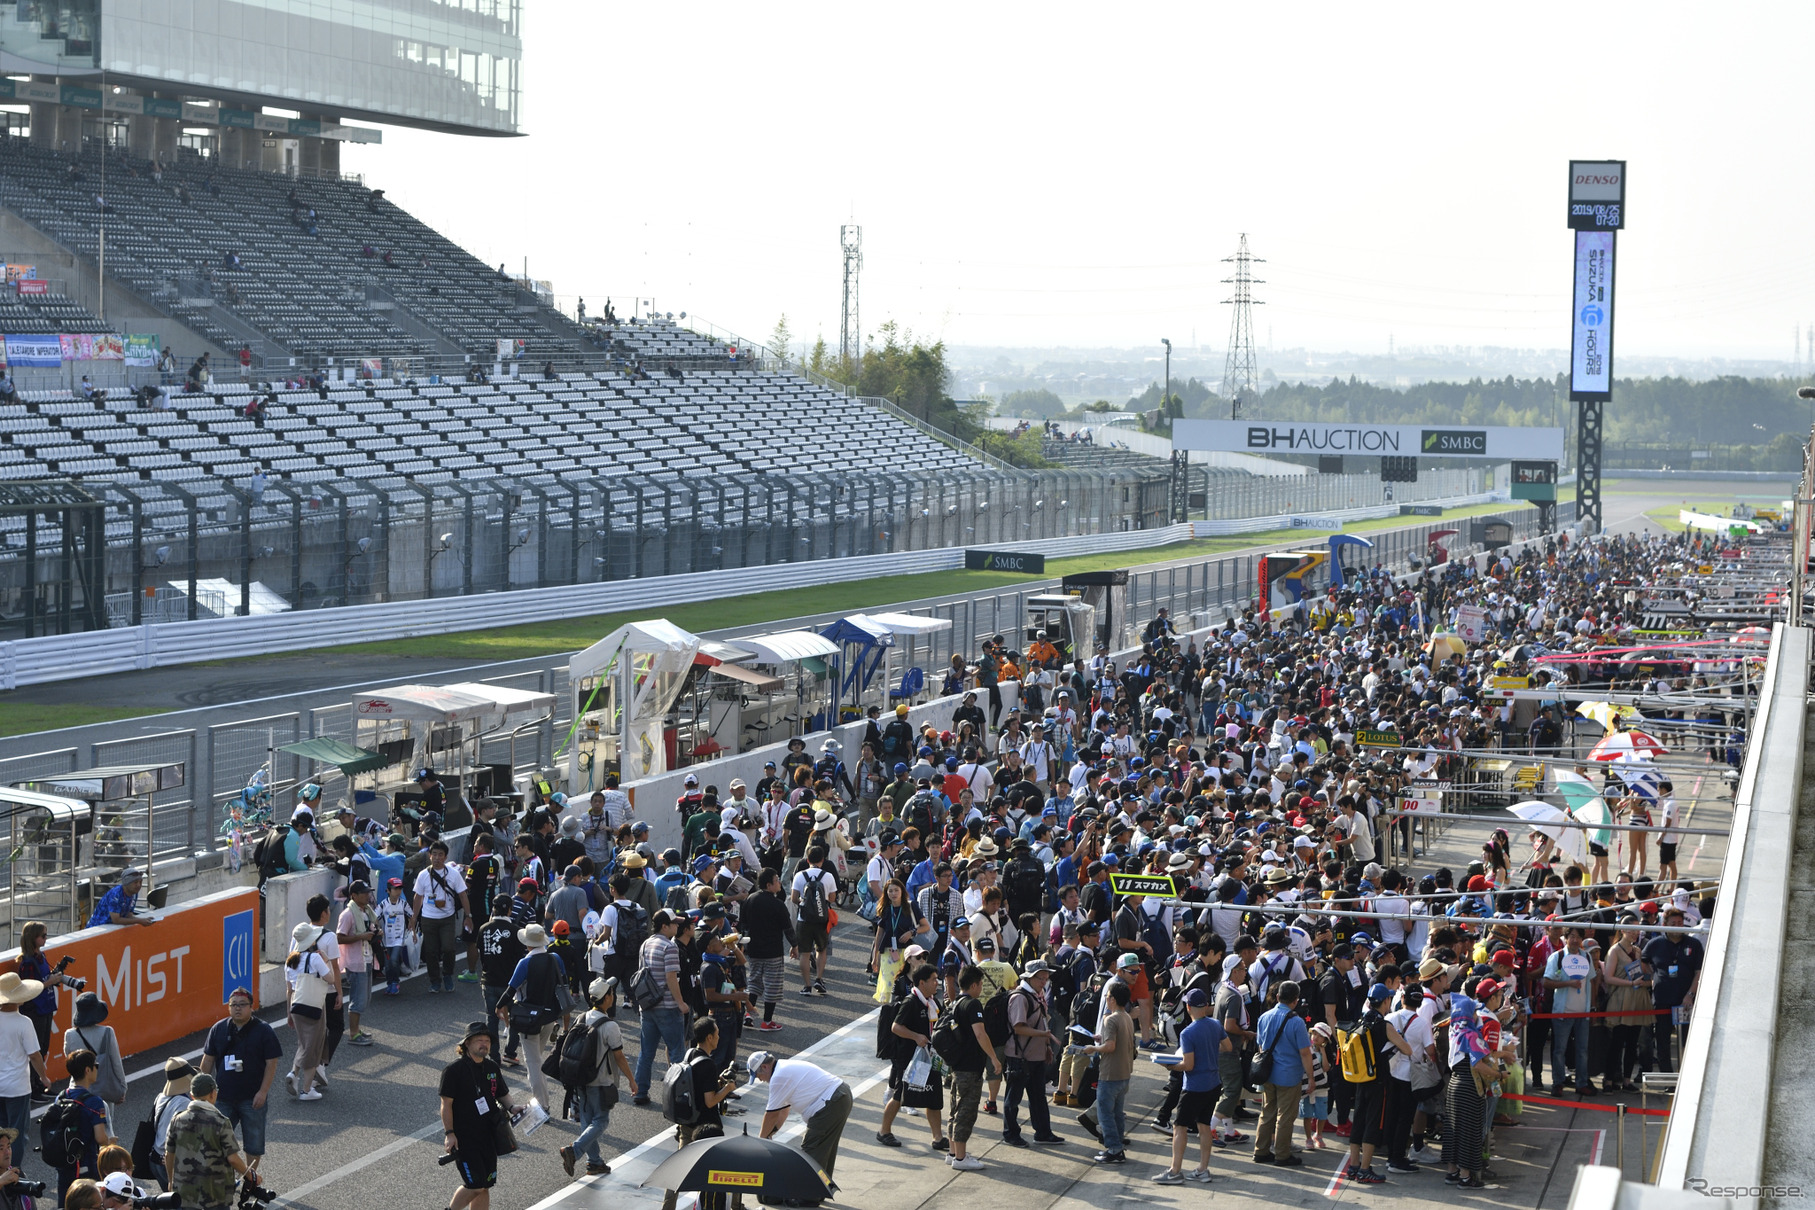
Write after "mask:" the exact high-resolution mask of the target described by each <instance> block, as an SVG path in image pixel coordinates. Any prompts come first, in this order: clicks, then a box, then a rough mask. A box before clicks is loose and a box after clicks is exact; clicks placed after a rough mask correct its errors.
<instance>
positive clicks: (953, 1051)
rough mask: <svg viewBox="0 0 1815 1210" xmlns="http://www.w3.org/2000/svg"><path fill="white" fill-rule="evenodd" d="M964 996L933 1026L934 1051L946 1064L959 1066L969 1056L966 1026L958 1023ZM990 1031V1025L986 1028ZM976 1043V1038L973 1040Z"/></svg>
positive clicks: (954, 1067)
mask: <svg viewBox="0 0 1815 1210" xmlns="http://www.w3.org/2000/svg"><path fill="white" fill-rule="evenodd" d="M968 998H969V997H964V998H962V999H960V1000H959V1001H958V1003H957V1004H955V1005H953V1006H952V1010H951V1011H950V1012H947V1013H945V1014H943V1015H942V1016H941V1017H940V1018H939V1023H938V1024H937V1025H935V1026H933V1053H934V1054H936V1055H938V1056H939V1057H940V1058H941V1059H944V1060H945V1063H946V1066H948V1067H951V1068H953V1069H954V1070H955V1069H956V1068H957V1066H958V1064H959V1063H960V1062H962V1061H963V1060H964V1059H965V1058H967V1057H968V1052H969V1050H970V1047H969V1046H966V1045H965V1037H964V1033H965V1031H964V1027H963V1026H961V1025H959V1024H958V1011H959V1009H960V1008H961V1007H962V1005H963V1004H964V1000H965V999H968ZM984 1032H985V1033H988V1032H989V1030H988V1027H987V1026H986V1027H985V1029H984ZM971 1041H972V1042H973V1044H974V1042H975V1039H974V1038H973V1039H972V1040H971Z"/></svg>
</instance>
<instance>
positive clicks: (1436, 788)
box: [1399, 781, 1449, 815]
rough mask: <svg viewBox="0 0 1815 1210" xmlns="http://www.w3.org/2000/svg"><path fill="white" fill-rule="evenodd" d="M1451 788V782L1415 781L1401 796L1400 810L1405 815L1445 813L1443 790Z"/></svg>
mask: <svg viewBox="0 0 1815 1210" xmlns="http://www.w3.org/2000/svg"><path fill="white" fill-rule="evenodd" d="M1447 789H1449V783H1448V782H1446V781H1440V782H1421V783H1414V785H1413V787H1412V788H1411V789H1409V790H1407V791H1406V792H1405V793H1404V794H1402V795H1400V798H1399V811H1400V813H1401V814H1403V815H1441V814H1443V792H1444V791H1445V790H1447Z"/></svg>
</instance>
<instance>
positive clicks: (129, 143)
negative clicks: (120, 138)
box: [126, 113, 159, 160]
mask: <svg viewBox="0 0 1815 1210" xmlns="http://www.w3.org/2000/svg"><path fill="white" fill-rule="evenodd" d="M158 121H159V119H157V118H155V117H153V116H152V115H150V114H144V113H135V114H131V115H129V116H128V117H127V119H126V123H127V125H126V129H127V138H126V147H127V149H128V150H129V151H131V152H132V154H133V156H134V158H136V159H141V160H149V159H151V158H152V157H153V156H154V155H156V154H157V144H158Z"/></svg>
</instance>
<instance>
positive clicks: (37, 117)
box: [31, 101, 63, 151]
mask: <svg viewBox="0 0 1815 1210" xmlns="http://www.w3.org/2000/svg"><path fill="white" fill-rule="evenodd" d="M62 113H63V107H62V106H61V105H53V104H51V103H50V102H49V101H33V102H32V140H31V141H32V146H33V147H44V148H48V149H50V150H52V151H55V150H56V149H57V126H58V121H59V119H60V117H61V115H62Z"/></svg>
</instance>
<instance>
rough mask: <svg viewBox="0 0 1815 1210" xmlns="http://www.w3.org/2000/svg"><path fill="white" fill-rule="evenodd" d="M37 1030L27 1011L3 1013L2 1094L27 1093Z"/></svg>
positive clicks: (0, 1025) (0, 1043)
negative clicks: (33, 1026)
mask: <svg viewBox="0 0 1815 1210" xmlns="http://www.w3.org/2000/svg"><path fill="white" fill-rule="evenodd" d="M37 1053H38V1031H37V1030H35V1029H33V1028H32V1023H31V1021H30V1020H28V1019H27V1018H26V1016H25V1014H24V1013H20V1012H11V1013H0V1097H28V1096H30V1095H31V1091H32V1059H31V1057H32V1056H33V1055H35V1054H37Z"/></svg>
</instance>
